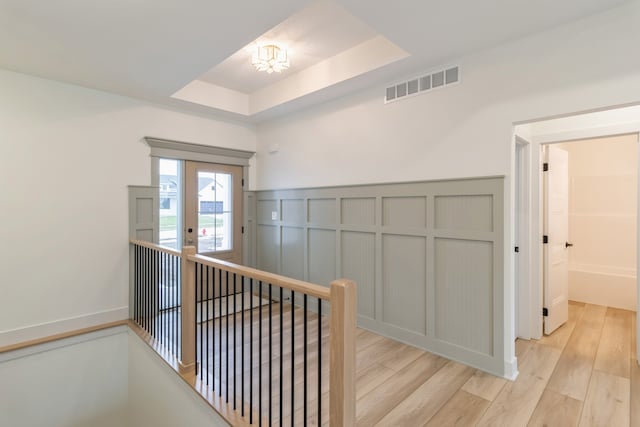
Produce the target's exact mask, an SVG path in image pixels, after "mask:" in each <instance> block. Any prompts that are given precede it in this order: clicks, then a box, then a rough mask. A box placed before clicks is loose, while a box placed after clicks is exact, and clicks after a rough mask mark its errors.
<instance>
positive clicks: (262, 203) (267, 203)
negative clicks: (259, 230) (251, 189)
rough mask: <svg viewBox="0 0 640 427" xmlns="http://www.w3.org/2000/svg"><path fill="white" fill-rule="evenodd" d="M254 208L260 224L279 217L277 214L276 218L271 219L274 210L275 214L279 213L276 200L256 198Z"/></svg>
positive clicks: (270, 221)
mask: <svg viewBox="0 0 640 427" xmlns="http://www.w3.org/2000/svg"><path fill="white" fill-rule="evenodd" d="M256 210H257V214H256V217H257V219H258V224H261V223H262V224H264V223H267V224H269V223H272V222H273V221H276V220H279V219H280V217H279V216H277V219H276V220H272V219H271V218H272V213H273V212H275V213H276V215H279V214H278V212H279V209H278V200H262V199H260V198H258V203H257V207H256Z"/></svg>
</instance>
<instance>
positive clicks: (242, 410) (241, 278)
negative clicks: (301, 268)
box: [240, 276, 244, 417]
mask: <svg viewBox="0 0 640 427" xmlns="http://www.w3.org/2000/svg"><path fill="white" fill-rule="evenodd" d="M240 288H241V293H240V295H241V298H242V299H241V300H240V313H241V315H242V317H241V318H240V320H241V321H242V323H241V325H240V327H241V328H242V336H241V337H240V340H241V341H242V344H241V347H240V390H241V391H240V396H241V397H240V405H242V406H241V408H242V409H241V410H240V411H241V412H240V414H241V415H242V416H243V417H244V276H240Z"/></svg>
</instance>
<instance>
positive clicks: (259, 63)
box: [251, 44, 289, 74]
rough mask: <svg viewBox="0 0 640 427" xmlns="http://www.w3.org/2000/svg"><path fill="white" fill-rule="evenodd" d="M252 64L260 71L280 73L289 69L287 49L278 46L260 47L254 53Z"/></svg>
mask: <svg viewBox="0 0 640 427" xmlns="http://www.w3.org/2000/svg"><path fill="white" fill-rule="evenodd" d="M251 63H252V64H253V65H254V66H255V67H256V70H258V71H266V72H267V73H269V74H271V73H273V72H274V71H275V72H276V73H279V72H281V71H282V70H286V69H287V68H289V55H288V53H287V49H285V48H283V47H280V46H278V45H276V44H266V45H258V46H257V47H256V49H255V50H254V52H253V57H252V58H251Z"/></svg>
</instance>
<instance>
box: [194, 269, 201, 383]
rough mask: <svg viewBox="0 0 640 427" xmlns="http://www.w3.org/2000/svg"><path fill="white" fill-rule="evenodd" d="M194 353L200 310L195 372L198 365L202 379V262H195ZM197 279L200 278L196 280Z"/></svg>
mask: <svg viewBox="0 0 640 427" xmlns="http://www.w3.org/2000/svg"><path fill="white" fill-rule="evenodd" d="M198 266H199V267H200V274H198ZM195 267H196V285H195V286H196V292H195V294H196V355H197V354H198V335H197V333H198V311H200V343H199V344H200V364H198V361H197V360H196V372H197V369H198V366H200V379H201V380H202V362H203V360H202V343H203V341H202V264H196V265H195ZM198 279H200V280H199V281H198ZM198 284H200V310H198Z"/></svg>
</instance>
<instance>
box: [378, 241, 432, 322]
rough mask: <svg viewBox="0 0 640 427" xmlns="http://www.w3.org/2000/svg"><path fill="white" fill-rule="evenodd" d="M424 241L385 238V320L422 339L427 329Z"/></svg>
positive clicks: (383, 317)
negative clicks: (414, 333)
mask: <svg viewBox="0 0 640 427" xmlns="http://www.w3.org/2000/svg"><path fill="white" fill-rule="evenodd" d="M426 258H427V244H426V239H425V238H424V237H415V236H399V235H394V234H384V235H382V288H383V293H382V307H383V308H382V320H383V321H384V322H385V323H388V324H390V325H393V326H397V327H400V328H403V329H407V330H409V331H412V332H416V333H419V334H422V335H425V334H426V333H427V326H426V323H427V322H426V316H427V313H426V291H427V283H426V262H425V260H426Z"/></svg>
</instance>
